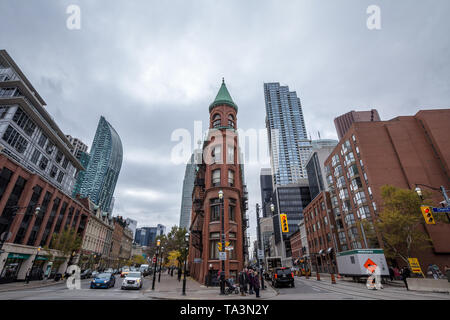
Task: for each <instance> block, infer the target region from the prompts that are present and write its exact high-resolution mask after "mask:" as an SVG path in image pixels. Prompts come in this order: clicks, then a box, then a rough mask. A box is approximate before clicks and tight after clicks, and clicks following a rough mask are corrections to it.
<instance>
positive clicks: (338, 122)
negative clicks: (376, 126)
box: [334, 109, 381, 139]
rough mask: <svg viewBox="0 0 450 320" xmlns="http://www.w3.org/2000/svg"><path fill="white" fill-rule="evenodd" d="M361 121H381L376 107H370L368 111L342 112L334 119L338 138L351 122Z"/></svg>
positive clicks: (343, 133) (348, 127)
mask: <svg viewBox="0 0 450 320" xmlns="http://www.w3.org/2000/svg"><path fill="white" fill-rule="evenodd" d="M362 121H381V119H380V115H379V114H378V111H377V110H376V109H372V110H370V111H350V112H347V113H344V114H343V115H341V116H339V117H337V118H335V119H334V126H335V127H336V131H337V134H338V137H339V139H342V137H343V136H344V135H345V133H346V132H347V131H348V129H350V127H351V126H352V124H353V122H362Z"/></svg>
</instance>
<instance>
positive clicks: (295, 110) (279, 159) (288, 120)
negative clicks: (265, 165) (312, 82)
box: [264, 82, 311, 185]
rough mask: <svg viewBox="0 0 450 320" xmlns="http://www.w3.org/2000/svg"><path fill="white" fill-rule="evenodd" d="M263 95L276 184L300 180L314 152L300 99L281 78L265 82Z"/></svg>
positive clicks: (305, 175) (304, 174)
mask: <svg viewBox="0 0 450 320" xmlns="http://www.w3.org/2000/svg"><path fill="white" fill-rule="evenodd" d="M264 98H265V103H266V127H267V133H268V137H269V148H270V158H271V164H272V173H273V181H274V184H275V185H286V184H292V183H297V182H298V181H299V179H304V178H306V177H307V174H306V169H305V167H306V161H307V160H308V158H309V154H310V153H311V142H310V140H308V137H307V134H306V127H305V120H304V118H303V111H302V106H301V103H300V99H299V98H298V97H297V93H296V92H295V91H289V87H288V86H280V84H279V83H278V82H275V83H264Z"/></svg>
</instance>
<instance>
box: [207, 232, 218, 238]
mask: <svg viewBox="0 0 450 320" xmlns="http://www.w3.org/2000/svg"><path fill="white" fill-rule="evenodd" d="M209 238H210V239H220V232H211V233H210V234H209Z"/></svg>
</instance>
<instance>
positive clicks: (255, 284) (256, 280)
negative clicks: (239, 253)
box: [253, 271, 260, 298]
mask: <svg viewBox="0 0 450 320" xmlns="http://www.w3.org/2000/svg"><path fill="white" fill-rule="evenodd" d="M253 288H254V289H255V293H256V298H259V297H260V296H259V288H260V283H259V274H258V271H255V272H254V274H253Z"/></svg>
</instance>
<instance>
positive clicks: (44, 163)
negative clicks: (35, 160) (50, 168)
mask: <svg viewBox="0 0 450 320" xmlns="http://www.w3.org/2000/svg"><path fill="white" fill-rule="evenodd" d="M47 164H48V159H47V158H46V157H41V161H40V162H39V168H41V170H45V169H46V168H47Z"/></svg>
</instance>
